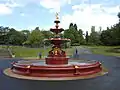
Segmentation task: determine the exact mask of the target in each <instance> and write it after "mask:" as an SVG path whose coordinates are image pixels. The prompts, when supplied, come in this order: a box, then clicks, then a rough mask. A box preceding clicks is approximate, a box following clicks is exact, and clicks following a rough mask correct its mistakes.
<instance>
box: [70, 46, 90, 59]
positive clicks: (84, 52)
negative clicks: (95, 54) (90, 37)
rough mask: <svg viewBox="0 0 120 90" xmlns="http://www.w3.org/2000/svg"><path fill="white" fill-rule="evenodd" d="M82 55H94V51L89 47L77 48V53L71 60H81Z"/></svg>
mask: <svg viewBox="0 0 120 90" xmlns="http://www.w3.org/2000/svg"><path fill="white" fill-rule="evenodd" d="M76 49H77V51H78V54H76ZM81 54H92V51H91V50H90V49H89V48H87V47H82V46H78V47H76V48H75V51H74V53H73V55H72V57H71V58H80V55H81Z"/></svg>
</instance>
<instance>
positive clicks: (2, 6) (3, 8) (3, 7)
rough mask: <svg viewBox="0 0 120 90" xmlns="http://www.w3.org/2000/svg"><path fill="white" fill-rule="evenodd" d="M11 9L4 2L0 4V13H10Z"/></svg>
mask: <svg viewBox="0 0 120 90" xmlns="http://www.w3.org/2000/svg"><path fill="white" fill-rule="evenodd" d="M11 13H12V9H11V8H9V7H7V6H6V5H5V4H0V15H6V14H11Z"/></svg>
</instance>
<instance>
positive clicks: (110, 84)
mask: <svg viewBox="0 0 120 90" xmlns="http://www.w3.org/2000/svg"><path fill="white" fill-rule="evenodd" d="M80 57H81V58H83V59H90V60H98V61H100V62H102V63H103V64H104V66H106V67H107V68H108V69H109V73H108V75H104V76H101V77H98V78H94V79H87V80H74V81H32V80H21V79H15V78H11V77H8V76H5V75H4V74H3V72H2V71H3V70H4V69H5V68H8V67H10V63H11V62H12V61H16V59H13V60H12V59H2V58H1V59H0V90H120V58H119V57H113V56H103V55H93V54H86V55H85V54H81V55H80ZM18 60H19V59H18Z"/></svg>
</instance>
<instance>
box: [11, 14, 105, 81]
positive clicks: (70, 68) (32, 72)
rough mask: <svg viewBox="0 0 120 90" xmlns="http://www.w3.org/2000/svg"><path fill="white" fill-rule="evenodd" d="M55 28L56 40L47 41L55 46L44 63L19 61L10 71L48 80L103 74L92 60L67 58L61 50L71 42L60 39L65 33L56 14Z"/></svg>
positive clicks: (99, 65) (101, 69) (97, 64)
mask: <svg viewBox="0 0 120 90" xmlns="http://www.w3.org/2000/svg"><path fill="white" fill-rule="evenodd" d="M54 23H56V25H55V28H51V29H50V31H51V32H53V33H54V34H55V36H54V38H50V39H47V40H48V41H50V42H51V43H52V44H53V47H52V50H50V51H49V54H48V56H47V57H46V58H45V60H43V61H39V60H29V61H25V60H22V61H18V62H14V63H13V64H12V67H11V69H10V71H11V72H12V73H14V74H16V75H22V76H27V77H31V76H32V77H42V78H43V77H46V78H48V77H49V78H64V79H65V78H79V77H86V76H89V75H94V74H97V73H101V72H102V71H103V68H102V67H101V63H100V62H98V61H90V60H71V59H69V58H68V57H67V56H66V52H65V51H63V50H62V49H61V44H62V43H63V41H70V39H65V38H61V37H60V35H59V34H60V33H61V32H62V31H64V29H63V28H59V25H58V24H59V23H60V21H59V17H58V13H57V14H56V20H55V21H54Z"/></svg>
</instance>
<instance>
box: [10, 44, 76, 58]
mask: <svg viewBox="0 0 120 90" xmlns="http://www.w3.org/2000/svg"><path fill="white" fill-rule="evenodd" d="M10 48H11V49H12V52H14V53H15V56H16V57H24V58H37V57H38V54H39V52H41V53H42V57H43V58H44V57H45V56H47V55H48V52H49V51H50V50H51V47H49V48H45V49H44V48H27V47H22V46H11V47H10ZM63 50H64V51H66V53H67V55H68V56H71V55H72V54H73V52H74V48H68V49H63Z"/></svg>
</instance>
